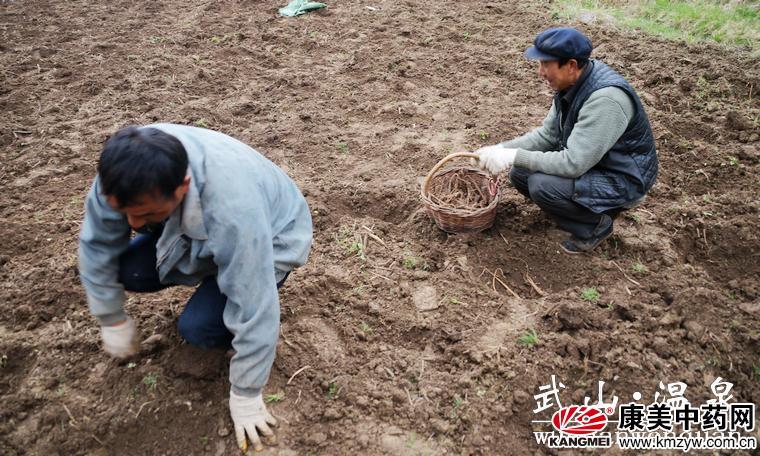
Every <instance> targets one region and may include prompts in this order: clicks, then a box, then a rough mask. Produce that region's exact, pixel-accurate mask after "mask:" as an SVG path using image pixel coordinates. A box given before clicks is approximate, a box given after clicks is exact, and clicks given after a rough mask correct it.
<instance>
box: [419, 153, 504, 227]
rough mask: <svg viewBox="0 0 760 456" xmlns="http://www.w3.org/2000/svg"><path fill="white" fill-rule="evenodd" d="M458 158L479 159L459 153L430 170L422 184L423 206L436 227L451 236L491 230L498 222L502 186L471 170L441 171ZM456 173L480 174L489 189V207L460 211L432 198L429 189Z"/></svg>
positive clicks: (496, 181) (460, 168)
mask: <svg viewBox="0 0 760 456" xmlns="http://www.w3.org/2000/svg"><path fill="white" fill-rule="evenodd" d="M455 158H476V159H477V158H478V155H476V154H471V153H468V152H458V153H454V154H451V155H448V156H447V157H444V158H443V159H442V160H441V161H439V162H438V164H436V165H435V166H434V167H433V169H431V170H430V172H429V173H428V175H427V176H425V180H424V181H423V182H422V192H421V195H422V203H423V204H424V205H425V209H426V210H427V212H428V214H430V216H431V217H433V220H435V224H436V225H438V227H439V228H440V229H442V230H443V231H446V232H448V233H477V232H480V231H483V230H485V229H488V228H490V227H491V225H493V221H494V219H495V218H496V206H497V204H498V203H499V194H500V189H499V182H498V180H496V179H495V178H494V177H492V176H491V175H489V174H487V173H486V172H484V171H482V170H480V169H477V168H473V167H471V166H455V167H449V168H446V169H444V170H442V171H439V170H440V169H441V167H443V165H444V164H446V163H447V162H448V161H450V160H452V159H455ZM454 171H465V172H467V173H468V174H477V175H478V176H479V177H480V178H482V179H483V183H484V184H485V185H486V186H487V188H488V190H489V191H488V197H490V201H489V202H488V205H487V206H486V207H483V208H479V209H471V210H464V209H457V208H452V207H446V206H441V205H439V204H437V203H435V202H434V201H433V200H432V199H431V198H430V192H429V189H430V185H431V184H432V183H433V182H434V181H435V180H436V179H439V178H441V177H442V176H445V175H446V174H448V173H451V172H454Z"/></svg>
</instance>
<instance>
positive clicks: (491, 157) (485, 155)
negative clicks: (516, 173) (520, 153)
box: [475, 144, 517, 174]
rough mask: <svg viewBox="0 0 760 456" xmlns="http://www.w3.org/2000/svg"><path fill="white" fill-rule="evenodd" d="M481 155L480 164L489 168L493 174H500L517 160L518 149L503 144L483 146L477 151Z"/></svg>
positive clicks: (484, 167)
mask: <svg viewBox="0 0 760 456" xmlns="http://www.w3.org/2000/svg"><path fill="white" fill-rule="evenodd" d="M475 153H476V154H478V155H479V156H480V160H478V166H480V167H481V168H483V169H486V170H488V172H490V173H491V174H499V173H501V172H503V171H507V170H508V169H509V168H511V167H512V164H513V163H514V162H515V155H516V154H517V149H507V148H505V147H504V146H502V145H501V144H496V145H495V146H486V147H482V148H480V149H478V150H476V151H475Z"/></svg>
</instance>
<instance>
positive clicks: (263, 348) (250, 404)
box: [79, 124, 312, 450]
mask: <svg viewBox="0 0 760 456" xmlns="http://www.w3.org/2000/svg"><path fill="white" fill-rule="evenodd" d="M85 210H86V211H85V218H84V222H83V223H82V230H81V233H80V240H79V270H80V275H81V280H82V284H83V285H84V288H85V291H86V293H87V302H88V305H89V308H90V311H91V312H92V314H93V315H94V316H95V317H97V318H98V319H99V321H100V324H101V327H102V328H101V329H102V332H101V334H102V339H103V346H104V349H105V351H106V352H108V353H109V354H111V355H113V356H115V357H119V358H124V357H128V356H131V355H134V354H135V353H137V351H138V346H139V340H138V331H137V325H136V323H135V321H134V320H133V319H132V318H130V317H129V316H128V315H127V314H126V313H125V312H124V309H123V305H124V290H129V291H135V292H153V291H158V290H160V289H163V288H165V287H167V286H170V285H175V284H180V285H199V286H198V288H197V289H196V291H195V293H194V294H193V295H192V297H191V298H190V300H189V301H188V302H187V305H186V306H185V308H184V311H183V312H182V314H181V315H180V317H179V321H178V329H179V333H180V335H181V336H182V337H183V338H184V339H185V340H187V341H188V342H189V343H190V344H193V345H196V346H199V347H204V348H230V347H231V348H232V349H234V352H235V354H234V355H233V357H232V359H231V361H230V383H231V390H230V401H229V404H230V414H231V415H232V420H233V422H234V427H235V434H236V437H237V442H238V445H239V446H240V447H241V448H242V449H244V450H245V449H246V448H247V447H248V441H250V442H251V443H252V444H253V446H254V448H256V449H257V450H258V449H261V448H262V443H261V438H260V435H259V434H261V435H263V436H266V437H273V431H272V430H271V428H270V425H271V426H274V425H276V424H277V423H276V420H275V419H274V418H273V417H272V416H271V415H270V414H269V412H268V411H267V409H266V407H265V405H264V401H263V399H262V389H263V388H264V385H265V384H266V382H267V380H268V377H269V372H270V370H271V367H272V363H273V361H274V357H275V348H276V346H277V339H278V335H279V324H280V307H279V298H278V289H279V288H280V286H282V284H283V283H284V282H285V279H286V278H287V276H288V274H289V273H290V271H292V270H293V269H294V268H296V267H298V266H301V265H303V264H304V263H305V262H306V259H307V256H308V253H309V249H310V247H311V241H312V224H311V215H310V213H309V208H308V207H307V204H306V200H305V199H304V197H303V195H302V194H301V192H300V191H299V189H298V187H296V185H295V183H294V182H293V181H292V180H291V179H290V178H289V177H288V176H287V175H286V174H285V172H283V171H282V170H281V169H280V168H278V167H277V166H276V165H274V164H273V163H272V162H270V161H269V160H267V159H266V158H265V157H264V156H262V155H261V154H259V153H258V152H257V151H255V150H253V149H252V148H250V147H248V146H246V145H245V144H243V143H241V142H239V141H237V140H235V139H233V138H231V137H229V136H226V135H224V134H221V133H217V132H214V131H210V130H205V129H201V128H194V127H187V126H182V125H172V124H156V125H151V126H145V127H127V128H124V129H122V130H120V131H118V132H117V133H116V134H114V135H113V136H112V137H111V138H110V139H109V140H108V141H107V142H106V143H105V146H104V147H103V150H102V152H101V155H100V160H99V162H98V175H97V177H96V178H95V181H94V183H93V185H92V188H91V189H90V192H89V194H88V195H87V199H86V203H85ZM130 228H131V229H133V230H136V231H137V232H138V233H139V234H137V235H136V236H135V237H134V238H132V239H131V240H130V237H131V236H130V235H131V229H130ZM246 434H247V439H248V440H246Z"/></svg>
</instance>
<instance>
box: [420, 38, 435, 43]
mask: <svg viewBox="0 0 760 456" xmlns="http://www.w3.org/2000/svg"><path fill="white" fill-rule="evenodd" d="M432 42H433V37H432V36H428V37H427V38H425V39H424V40H422V44H430V43H432Z"/></svg>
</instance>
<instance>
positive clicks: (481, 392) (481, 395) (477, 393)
mask: <svg viewBox="0 0 760 456" xmlns="http://www.w3.org/2000/svg"><path fill="white" fill-rule="evenodd" d="M475 395H476V396H478V397H483V396H485V395H486V390H484V389H479V390H477V391H475Z"/></svg>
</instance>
